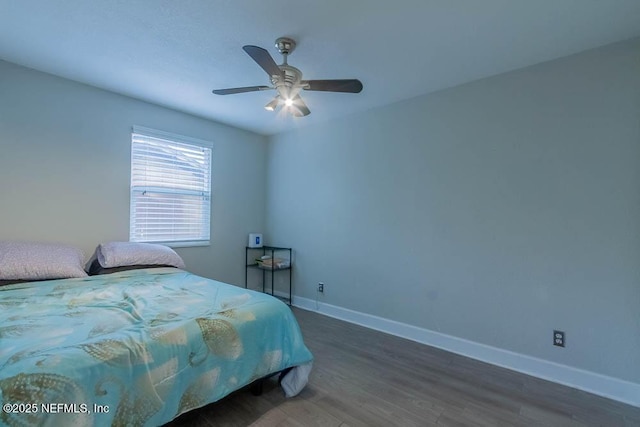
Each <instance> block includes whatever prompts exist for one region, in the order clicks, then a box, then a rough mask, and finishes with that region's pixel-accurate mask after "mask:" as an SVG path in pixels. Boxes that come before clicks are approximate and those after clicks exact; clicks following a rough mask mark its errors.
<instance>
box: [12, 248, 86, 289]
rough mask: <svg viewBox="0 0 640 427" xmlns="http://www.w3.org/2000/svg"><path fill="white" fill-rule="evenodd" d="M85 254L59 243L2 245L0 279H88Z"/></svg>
mask: <svg viewBox="0 0 640 427" xmlns="http://www.w3.org/2000/svg"><path fill="white" fill-rule="evenodd" d="M83 261H84V254H83V253H82V251H81V250H80V249H78V248H74V247H73V246H68V245H63V244H57V243H40V242H6V241H4V242H0V280H24V281H31V280H47V279H67V278H73V277H86V276H87V273H86V272H85V271H84V268H83V265H82V263H83Z"/></svg>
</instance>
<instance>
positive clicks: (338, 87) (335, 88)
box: [301, 79, 362, 93]
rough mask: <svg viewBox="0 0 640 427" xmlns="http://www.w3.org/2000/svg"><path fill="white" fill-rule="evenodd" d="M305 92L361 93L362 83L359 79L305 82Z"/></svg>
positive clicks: (303, 82)
mask: <svg viewBox="0 0 640 427" xmlns="http://www.w3.org/2000/svg"><path fill="white" fill-rule="evenodd" d="M301 83H302V84H303V85H304V86H303V89H305V90H318V91H324V92H349V93H360V91H361V90H362V82H361V81H360V80H358V79H346V80H304V81H302V82H301Z"/></svg>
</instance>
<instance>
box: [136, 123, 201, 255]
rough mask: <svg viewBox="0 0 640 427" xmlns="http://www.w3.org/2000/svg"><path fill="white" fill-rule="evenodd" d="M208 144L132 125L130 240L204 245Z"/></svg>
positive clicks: (173, 244) (179, 244)
mask: <svg viewBox="0 0 640 427" xmlns="http://www.w3.org/2000/svg"><path fill="white" fill-rule="evenodd" d="M210 213H211V143H208V142H206V141H199V140H196V139H193V138H188V137H184V136H179V135H173V134H169V133H165V132H160V131H156V130H152V129H147V128H142V127H138V126H135V127H134V128H133V133H132V134H131V211H130V215H131V219H130V225H129V240H130V241H132V242H152V243H166V244H168V245H170V246H199V245H208V244H209V237H210V216H211V215H210Z"/></svg>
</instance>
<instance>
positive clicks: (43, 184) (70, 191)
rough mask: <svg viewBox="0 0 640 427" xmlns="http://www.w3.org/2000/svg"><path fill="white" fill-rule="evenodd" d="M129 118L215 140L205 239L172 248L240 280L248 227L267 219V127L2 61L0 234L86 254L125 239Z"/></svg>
mask: <svg viewBox="0 0 640 427" xmlns="http://www.w3.org/2000/svg"><path fill="white" fill-rule="evenodd" d="M132 125H141V126H146V127H151V128H154V129H158V130H163V131H167V132H174V133H178V134H182V135H186V136H191V137H194V138H200V139H205V140H208V141H212V142H213V144H214V146H213V177H212V180H213V182H212V208H211V212H212V221H211V222H212V224H211V246H209V247H198V248H183V249H178V252H179V253H180V254H181V255H182V256H183V258H184V259H185V262H186V264H187V267H188V268H189V270H191V271H193V272H195V273H198V274H201V275H204V276H208V277H212V278H215V279H219V280H223V281H225V282H229V283H235V284H243V283H244V268H243V265H244V246H245V245H246V239H247V234H248V233H249V232H250V231H255V230H262V229H263V228H264V217H265V191H264V186H263V184H262V183H263V182H264V177H265V175H266V143H265V138H264V137H262V136H258V135H255V134H252V133H249V132H245V131H241V130H238V129H234V128H232V127H228V126H225V125H221V124H217V123H214V122H211V121H208V120H204V119H200V118H196V117H193V116H190V115H187V114H182V113H179V112H176V111H173V110H169V109H166V108H162V107H159V106H155V105H151V104H147V103H145V102H141V101H137V100H134V99H131V98H127V97H124V96H120V95H116V94H113V93H110V92H106V91H103V90H100V89H96V88H93V87H90V86H86V85H82V84H79V83H75V82H71V81H69V80H65V79H61V78H58V77H54V76H51V75H48V74H43V73H40V72H37V71H33V70H29V69H26V68H22V67H19V66H17V65H14V64H10V63H7V62H2V61H0V206H1V207H0V239H21V240H48V241H60V242H66V243H70V244H74V245H77V246H79V247H81V248H82V249H83V250H84V251H85V253H86V255H87V257H88V256H89V255H90V254H91V253H92V251H93V250H94V248H95V246H96V245H97V244H98V243H100V242H103V241H109V240H128V238H129V180H130V151H131V136H130V134H131V127H132ZM261 186H262V187H261Z"/></svg>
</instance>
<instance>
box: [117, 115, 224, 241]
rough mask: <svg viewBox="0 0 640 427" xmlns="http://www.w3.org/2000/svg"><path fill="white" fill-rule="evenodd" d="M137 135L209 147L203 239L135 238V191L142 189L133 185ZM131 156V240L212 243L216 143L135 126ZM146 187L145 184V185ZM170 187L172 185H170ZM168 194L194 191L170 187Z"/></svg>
mask: <svg viewBox="0 0 640 427" xmlns="http://www.w3.org/2000/svg"><path fill="white" fill-rule="evenodd" d="M135 135H140V136H142V137H146V138H151V139H156V140H160V141H166V142H168V143H176V144H184V145H190V146H194V147H199V148H204V149H208V150H209V156H208V157H209V165H208V175H209V186H208V187H209V188H208V190H209V191H208V193H206V194H205V197H207V198H208V201H209V206H208V210H207V214H208V216H207V218H204V217H202V219H204V222H205V224H206V230H203V231H206V234H205V236H203V237H206V239H205V238H203V239H181V240H163V241H159V240H141V239H135V238H134V234H135V233H134V212H135V209H134V204H135V200H134V191H138V192H139V191H140V186H134V185H133V182H132V181H133V166H134V163H133V162H134V153H133V150H134V137H135ZM130 137H131V157H130V165H129V172H130V176H129V241H131V242H140V243H158V244H163V245H167V246H170V247H176V248H179V247H192V246H210V245H211V213H212V210H213V206H212V204H213V197H212V194H213V188H212V183H213V148H214V145H213V143H212V142H210V141H206V140H203V139H198V138H193V137H189V136H184V135H179V134H175V133H171V132H165V131H161V130H157V129H151V128H147V127H143V126H133V127H132V129H131V135H130ZM143 187H144V186H143ZM169 189H170V187H169ZM167 193H168V194H181V195H187V194H191V193H192V192H190V191H187V190H181V189H179V188H173V189H170V191H167Z"/></svg>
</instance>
